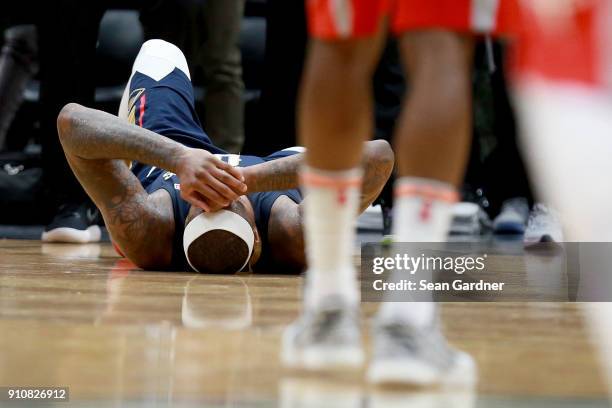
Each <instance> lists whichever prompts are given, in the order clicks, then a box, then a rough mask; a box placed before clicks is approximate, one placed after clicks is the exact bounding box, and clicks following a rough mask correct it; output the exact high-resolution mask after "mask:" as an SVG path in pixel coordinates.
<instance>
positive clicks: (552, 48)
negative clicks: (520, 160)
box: [514, 0, 612, 391]
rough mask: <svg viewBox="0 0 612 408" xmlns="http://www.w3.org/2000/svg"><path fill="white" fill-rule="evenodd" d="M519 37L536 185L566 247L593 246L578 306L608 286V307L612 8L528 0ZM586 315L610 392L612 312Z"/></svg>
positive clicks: (596, 0) (518, 88)
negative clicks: (605, 247)
mask: <svg viewBox="0 0 612 408" xmlns="http://www.w3.org/2000/svg"><path fill="white" fill-rule="evenodd" d="M519 33H520V35H519V44H518V47H517V52H516V56H515V62H516V64H515V67H514V68H515V78H514V80H515V81H514V82H515V94H516V95H515V96H516V98H515V101H516V108H517V112H518V113H519V119H520V125H521V131H522V132H521V133H522V136H523V147H524V151H525V154H526V158H527V159H528V163H529V166H530V170H531V173H532V177H533V180H534V181H535V185H536V186H537V187H538V192H539V193H540V194H541V195H542V196H543V198H544V200H545V201H547V202H550V203H551V204H552V205H553V206H554V207H556V208H557V209H558V210H559V212H560V214H561V216H562V220H563V223H564V226H565V228H566V233H567V236H568V239H569V240H570V241H579V242H586V243H587V244H586V247H585V248H584V249H585V251H584V252H585V253H588V254H589V255H588V256H582V255H583V254H582V252H583V250H582V249H581V256H580V271H581V277H580V280H581V289H580V292H581V293H579V297H582V299H583V300H589V299H593V296H595V295H596V294H595V293H591V294H589V293H587V292H588V290H585V288H589V287H590V288H591V289H592V290H591V292H597V291H601V290H602V287H604V291H605V293H606V296H608V298H609V294H610V293H612V290H611V289H612V287H611V286H612V285H610V278H609V277H608V276H607V275H609V271H610V265H611V264H612V256H611V255H609V254H606V253H605V251H601V250H597V248H598V246H597V245H596V244H589V243H593V242H612V216H611V215H610V202H611V201H612V187H611V186H610V175H611V174H612V161H610V157H612V1H610V0H589V1H581V0H567V1H558V2H550V1H545V0H525V1H521V21H520V24H519ZM599 248H601V247H599ZM602 266H607V267H602ZM602 274H603V275H602ZM606 283H607V286H606ZM578 300H580V298H579V299H578ZM604 300H605V299H604ZM585 308H586V310H587V311H588V313H587V316H588V317H589V320H590V322H591V323H592V324H591V327H592V329H593V334H594V336H595V337H596V340H597V341H598V344H599V345H600V351H601V355H602V358H603V362H604V363H605V365H606V369H607V373H608V383H609V385H610V390H611V391H612V324H611V323H610V316H612V303H591V304H585Z"/></svg>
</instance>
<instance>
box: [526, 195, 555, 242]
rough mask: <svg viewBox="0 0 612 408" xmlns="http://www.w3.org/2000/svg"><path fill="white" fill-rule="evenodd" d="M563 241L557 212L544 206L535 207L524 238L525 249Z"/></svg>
mask: <svg viewBox="0 0 612 408" xmlns="http://www.w3.org/2000/svg"><path fill="white" fill-rule="evenodd" d="M562 241H563V230H562V228H561V222H560V221H559V216H558V214H557V212H556V211H555V210H553V209H551V208H548V207H547V206H545V205H544V204H536V205H534V206H533V211H532V212H531V215H530V216H529V222H528V223H527V230H526V231H525V237H524V238H523V244H524V246H525V248H530V247H532V246H534V245H536V244H539V243H544V242H562Z"/></svg>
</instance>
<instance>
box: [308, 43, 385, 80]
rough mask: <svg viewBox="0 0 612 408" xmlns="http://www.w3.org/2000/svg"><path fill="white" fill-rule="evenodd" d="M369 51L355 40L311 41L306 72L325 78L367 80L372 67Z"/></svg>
mask: <svg viewBox="0 0 612 408" xmlns="http://www.w3.org/2000/svg"><path fill="white" fill-rule="evenodd" d="M370 54H371V51H370V50H369V49H368V48H366V47H364V46H361V45H360V44H358V43H357V42H356V41H354V40H352V41H333V42H329V41H313V43H312V46H311V49H310V59H309V64H308V68H307V73H310V74H313V73H314V74H320V75H321V76H325V77H327V78H334V77H340V78H343V79H346V80H365V79H367V80H369V79H370V77H371V75H372V71H373V69H374V67H373V65H374V64H372V63H371V62H370V60H373V58H372V56H371V55H370Z"/></svg>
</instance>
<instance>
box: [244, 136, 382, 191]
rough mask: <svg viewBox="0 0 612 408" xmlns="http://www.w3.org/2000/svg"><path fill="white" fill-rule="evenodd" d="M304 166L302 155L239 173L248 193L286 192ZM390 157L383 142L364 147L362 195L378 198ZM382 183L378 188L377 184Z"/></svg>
mask: <svg viewBox="0 0 612 408" xmlns="http://www.w3.org/2000/svg"><path fill="white" fill-rule="evenodd" d="M303 162H304V153H300V154H295V155H293V156H288V157H283V158H281V159H277V160H271V161H269V162H265V163H261V164H257V165H255V166H250V167H246V168H244V170H243V174H244V177H245V182H246V184H247V186H248V187H249V192H250V193H254V192H259V191H274V190H290V189H294V188H297V187H299V170H300V167H301V166H302V163H303ZM393 164H394V155H393V151H392V150H391V146H389V143H387V142H386V141H384V140H374V141H370V142H366V143H365V144H364V152H363V162H362V165H363V168H364V180H363V188H362V191H363V192H364V194H366V195H367V197H365V201H369V200H370V198H371V197H370V196H371V195H373V194H374V195H375V197H374V198H376V196H378V194H379V193H380V190H381V189H382V187H383V186H384V184H385V182H386V181H387V179H388V178H389V176H390V174H391V171H392V170H393ZM381 180H382V185H380V182H381Z"/></svg>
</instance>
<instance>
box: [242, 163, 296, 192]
mask: <svg viewBox="0 0 612 408" xmlns="http://www.w3.org/2000/svg"><path fill="white" fill-rule="evenodd" d="M303 162H304V154H303V153H299V154H295V155H293V156H287V157H283V158H281V159H277V160H271V161H269V162H265V163H260V164H256V165H255V166H250V167H245V168H244V169H243V170H242V171H243V174H244V179H245V183H246V185H247V186H248V190H249V193H257V192H261V191H275V190H290V189H293V188H297V187H298V186H299V178H298V175H299V170H300V167H301V165H302V163H303Z"/></svg>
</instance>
